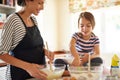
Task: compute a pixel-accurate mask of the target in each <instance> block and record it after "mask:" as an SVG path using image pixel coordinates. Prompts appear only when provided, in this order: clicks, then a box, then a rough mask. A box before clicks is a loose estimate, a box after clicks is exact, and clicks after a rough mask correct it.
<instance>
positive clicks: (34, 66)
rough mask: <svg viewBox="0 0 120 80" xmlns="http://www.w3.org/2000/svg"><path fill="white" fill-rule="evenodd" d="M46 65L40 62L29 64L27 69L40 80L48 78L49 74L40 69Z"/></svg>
mask: <svg viewBox="0 0 120 80" xmlns="http://www.w3.org/2000/svg"><path fill="white" fill-rule="evenodd" d="M44 67H45V66H44V65H38V64H34V63H32V64H28V65H27V69H26V71H27V72H28V73H29V74H30V76H32V77H34V78H37V79H40V80H47V74H46V73H44V72H43V71H40V69H41V68H44Z"/></svg>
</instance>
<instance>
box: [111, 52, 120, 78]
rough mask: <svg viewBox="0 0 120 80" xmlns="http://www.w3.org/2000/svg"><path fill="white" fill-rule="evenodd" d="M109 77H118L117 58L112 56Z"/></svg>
mask: <svg viewBox="0 0 120 80" xmlns="http://www.w3.org/2000/svg"><path fill="white" fill-rule="evenodd" d="M111 75H112V76H118V75H119V57H118V56H117V55H116V54H114V55H113V57H112V62H111Z"/></svg>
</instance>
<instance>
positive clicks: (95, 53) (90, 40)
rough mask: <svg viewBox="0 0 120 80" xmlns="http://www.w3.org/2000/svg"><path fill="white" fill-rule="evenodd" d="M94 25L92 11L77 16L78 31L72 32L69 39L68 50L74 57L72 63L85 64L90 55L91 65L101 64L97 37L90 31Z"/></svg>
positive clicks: (76, 64)
mask: <svg viewBox="0 0 120 80" xmlns="http://www.w3.org/2000/svg"><path fill="white" fill-rule="evenodd" d="M94 27H95V19H94V16H93V15H92V13H90V12H82V13H81V14H80V16H79V18H78V29H79V31H78V32H76V33H74V34H73V36H72V39H71V41H70V51H71V53H72V55H73V57H74V60H73V62H72V65H75V66H79V65H86V63H87V62H88V60H89V59H88V56H89V54H90V55H91V56H90V60H91V65H93V66H98V65H100V64H102V62H103V61H102V59H101V58H100V57H99V55H100V50H99V38H98V37H97V36H96V35H95V34H94V33H93V32H92V31H93V29H94Z"/></svg>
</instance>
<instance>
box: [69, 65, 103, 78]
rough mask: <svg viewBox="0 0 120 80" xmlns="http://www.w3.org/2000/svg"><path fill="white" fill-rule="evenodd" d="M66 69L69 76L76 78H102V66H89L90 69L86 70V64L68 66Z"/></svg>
mask: <svg viewBox="0 0 120 80" xmlns="http://www.w3.org/2000/svg"><path fill="white" fill-rule="evenodd" d="M68 70H69V72H70V75H71V77H74V78H75V79H76V80H102V72H103V67H102V66H93V67H90V68H89V70H90V71H88V67H87V66H86V67H81V66H69V67H68Z"/></svg>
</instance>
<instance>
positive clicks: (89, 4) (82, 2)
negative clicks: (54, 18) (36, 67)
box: [69, 0, 120, 12]
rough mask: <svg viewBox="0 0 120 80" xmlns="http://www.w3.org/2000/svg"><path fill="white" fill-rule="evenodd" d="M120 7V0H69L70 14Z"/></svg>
mask: <svg viewBox="0 0 120 80" xmlns="http://www.w3.org/2000/svg"><path fill="white" fill-rule="evenodd" d="M117 5H120V0H69V10H70V12H78V11H85V10H91V9H92V10H93V9H98V8H103V7H111V6H117Z"/></svg>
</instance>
